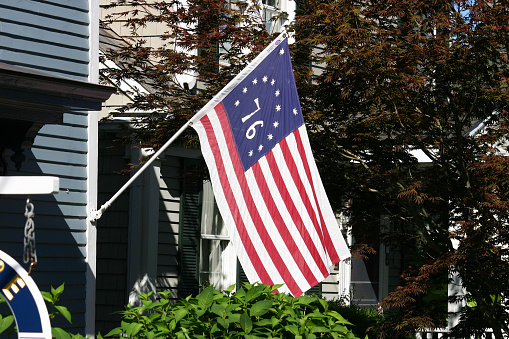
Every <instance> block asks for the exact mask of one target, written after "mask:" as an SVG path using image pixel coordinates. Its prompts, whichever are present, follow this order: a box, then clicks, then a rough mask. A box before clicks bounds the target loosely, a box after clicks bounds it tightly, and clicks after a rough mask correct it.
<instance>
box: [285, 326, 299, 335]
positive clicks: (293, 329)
mask: <svg viewBox="0 0 509 339" xmlns="http://www.w3.org/2000/svg"><path fill="white" fill-rule="evenodd" d="M285 330H287V331H288V332H290V333H291V334H293V335H298V334H299V328H298V327H297V326H296V325H286V326H285Z"/></svg>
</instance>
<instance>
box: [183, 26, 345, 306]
mask: <svg viewBox="0 0 509 339" xmlns="http://www.w3.org/2000/svg"><path fill="white" fill-rule="evenodd" d="M191 125H192V126H193V127H194V129H195V130H196V131H197V132H198V136H199V139H200V144H201V151H202V154H203V156H204V158H205V162H206V164H207V166H208V169H209V172H210V179H211V183H212V188H213V191H214V195H215V198H216V202H217V206H218V208H219V211H220V213H221V216H222V218H223V220H224V222H225V225H226V227H227V229H228V233H229V236H230V239H231V241H232V242H233V245H234V247H235V250H236V253H237V256H238V258H239V261H240V263H241V265H242V268H243V269H244V272H245V273H246V276H247V278H248V279H249V281H250V282H252V283H253V282H257V281H258V282H262V283H264V284H267V285H275V284H284V285H283V286H282V287H281V288H279V291H280V292H290V293H291V294H292V295H294V296H298V295H301V294H302V293H304V292H305V291H307V290H308V289H309V288H311V287H313V286H314V285H316V284H317V283H319V282H320V281H322V280H323V279H325V278H326V277H327V276H328V275H329V270H330V266H331V265H333V264H335V263H337V262H339V261H340V260H344V259H346V258H348V257H349V256H350V253H349V250H348V247H347V246H346V243H345V241H344V239H343V236H342V234H341V232H340V229H339V226H338V222H337V220H336V218H335V215H334V213H333V211H332V209H331V207H330V204H329V201H328V199H327V196H326V194H325V190H324V188H323V185H322V182H321V179H320V175H319V173H318V170H317V168H316V164H315V162H314V159H313V155H312V153H311V147H310V144H309V140H308V135H307V132H306V128H305V125H304V119H303V116H302V111H301V107H300V102H299V98H298V94H297V88H296V85H295V79H294V76H293V71H292V65H291V59H290V53H289V49H288V41H287V39H286V34H281V35H280V36H279V37H278V38H277V39H276V40H274V41H273V42H272V43H271V44H270V45H269V46H268V47H267V48H266V49H265V50H264V51H263V52H262V53H261V54H260V55H258V56H257V57H256V58H255V59H254V60H253V61H252V62H251V63H250V64H249V65H248V66H247V67H246V68H245V69H244V70H243V71H242V72H241V73H240V74H239V75H237V77H236V78H234V79H233V80H232V81H231V82H230V83H229V84H228V85H227V86H226V87H225V88H224V89H223V90H221V91H220V92H219V93H218V94H217V95H216V96H215V97H214V98H213V99H212V100H211V101H210V102H209V103H208V104H207V105H205V107H204V108H203V109H201V110H200V111H199V112H198V113H197V114H196V115H195V116H194V117H193V118H192V119H191Z"/></svg>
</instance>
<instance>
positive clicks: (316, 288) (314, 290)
mask: <svg viewBox="0 0 509 339" xmlns="http://www.w3.org/2000/svg"><path fill="white" fill-rule="evenodd" d="M304 294H307V295H311V294H322V283H318V284H316V285H315V286H313V287H311V288H310V289H309V290H307V291H306V293H304Z"/></svg>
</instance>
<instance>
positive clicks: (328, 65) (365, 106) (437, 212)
mask: <svg viewBox="0 0 509 339" xmlns="http://www.w3.org/2000/svg"><path fill="white" fill-rule="evenodd" d="M508 23H509V8H508V7H507V4H506V3H505V2H501V1H476V0H472V1H466V0H465V1H463V0H460V1H447V0H436V1H428V0H395V1H392V0H389V1H377V0H373V1H369V0H368V1H356V0H306V1H303V2H302V3H301V13H300V15H299V16H298V20H297V23H296V26H295V31H296V41H297V43H296V44H295V48H294V51H295V55H294V56H295V68H296V70H297V71H298V76H297V78H298V84H299V85H300V88H299V94H300V97H301V103H302V105H303V111H304V112H307V117H306V118H307V122H308V124H309V125H310V126H311V128H309V130H311V131H315V133H313V134H312V135H311V136H310V138H311V139H312V140H311V141H312V146H313V149H314V152H315V156H316V157H317V158H318V159H317V160H318V166H319V168H320V169H321V173H322V179H323V180H324V184H325V187H326V188H328V189H329V191H328V193H329V198H330V199H331V200H332V201H333V202H334V204H335V207H336V209H337V210H343V211H344V213H346V214H347V215H349V216H350V225H351V226H352V229H353V232H354V235H355V237H356V240H357V241H358V243H359V244H364V245H370V244H373V243H374V242H376V241H378V240H380V241H382V242H384V243H386V244H387V245H388V246H390V247H392V248H400V247H401V246H409V245H412V246H413V247H414V248H415V253H414V261H413V263H412V265H411V266H410V267H407V268H406V270H405V272H404V274H403V275H402V279H401V285H400V286H399V287H398V288H397V289H396V291H394V292H392V293H390V294H389V296H388V297H386V298H385V300H383V302H382V304H381V306H382V307H383V308H389V309H392V310H393V313H391V314H393V317H392V318H391V319H392V320H391V321H392V322H391V325H390V326H394V327H395V328H396V329H397V330H399V331H400V333H406V334H410V333H415V332H414V331H415V329H416V328H418V327H442V326H444V323H445V320H446V317H447V314H446V309H445V308H444V307H438V305H436V304H434V303H432V302H429V303H427V304H426V303H425V301H426V300H430V299H429V297H430V295H431V294H432V292H433V291H436V290H437V289H438V288H440V285H442V286H443V284H444V283H445V282H446V281H447V280H446V279H447V274H448V273H450V272H452V271H457V272H458V273H459V275H460V276H461V279H462V282H463V287H464V288H465V289H466V291H467V294H466V296H465V297H464V298H465V299H466V301H467V302H468V303H469V305H470V306H469V307H466V308H464V310H463V312H462V317H461V322H460V324H459V325H458V326H456V327H455V329H454V331H455V332H454V333H455V335H457V336H459V337H466V336H469V335H471V334H474V333H478V332H481V331H482V330H483V329H485V328H492V329H493V330H494V333H495V336H496V337H497V338H502V332H505V333H508V332H509V327H508V324H509V317H508V308H507V307H508V305H507V300H506V299H505V298H506V297H507V293H508V292H509V276H508V273H509V262H508V256H507V255H508V253H507V251H508V248H509V237H508V229H509V228H508V221H509V219H508V218H509V197H508V194H509V191H508V188H509V187H508V184H509V171H508V170H507V168H508V167H507V166H508V165H509V159H508V157H507V156H506V153H505V145H506V144H505V142H506V136H507V132H508V120H507V119H508V102H509V101H508V99H509V91H508V76H509V67H508V58H507V54H506V52H507V51H508V47H509V46H508V43H509V38H508V36H509V35H508V30H509V25H508ZM310 64H314V65H317V66H319V72H313V68H310V67H309V65H310ZM315 69H317V68H315ZM476 127H477V128H476ZM418 153H421V154H422V155H424V156H425V157H426V158H427V161H426V162H425V163H422V162H421V163H420V162H418V160H417V157H416V154H418ZM381 215H387V216H389V217H390V218H391V219H392V221H393V223H394V225H396V227H395V230H394V231H392V232H388V231H387V230H385V231H382V232H378V231H379V230H380V216H381ZM373 235H378V236H379V238H380V239H378V238H377V237H373ZM460 298H461V297H460ZM451 301H458V300H451ZM397 310H399V312H397Z"/></svg>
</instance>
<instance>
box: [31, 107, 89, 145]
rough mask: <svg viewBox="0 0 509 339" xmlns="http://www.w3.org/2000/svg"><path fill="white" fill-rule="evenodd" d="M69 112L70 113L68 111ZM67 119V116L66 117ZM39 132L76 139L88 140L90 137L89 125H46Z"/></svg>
mask: <svg viewBox="0 0 509 339" xmlns="http://www.w3.org/2000/svg"><path fill="white" fill-rule="evenodd" d="M66 114H69V113H66ZM64 119H65V118H64ZM39 134H41V135H57V136H62V137H66V138H70V139H74V140H82V141H86V140H87V138H88V132H87V127H86V126H83V127H78V126H75V125H66V124H62V125H44V126H43V127H42V128H41V130H40V132H39Z"/></svg>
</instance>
